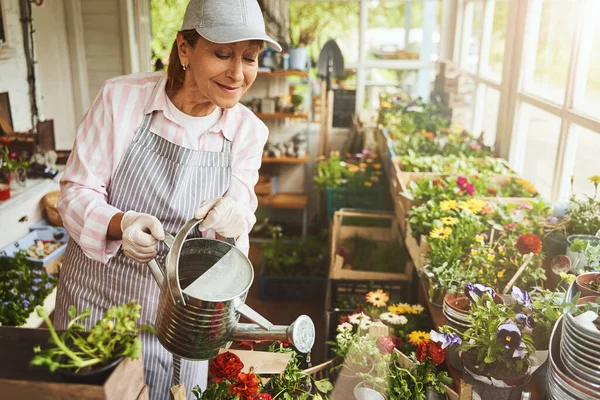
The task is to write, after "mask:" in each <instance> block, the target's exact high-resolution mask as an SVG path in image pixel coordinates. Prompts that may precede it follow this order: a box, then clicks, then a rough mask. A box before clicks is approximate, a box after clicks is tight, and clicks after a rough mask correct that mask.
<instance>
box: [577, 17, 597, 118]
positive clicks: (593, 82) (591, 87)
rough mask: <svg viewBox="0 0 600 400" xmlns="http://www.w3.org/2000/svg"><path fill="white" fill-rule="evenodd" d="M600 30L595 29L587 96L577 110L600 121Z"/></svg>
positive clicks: (586, 86)
mask: <svg viewBox="0 0 600 400" xmlns="http://www.w3.org/2000/svg"><path fill="white" fill-rule="evenodd" d="M598 46H600V28H599V27H598V26H597V25H596V26H595V27H594V35H593V38H592V47H591V49H592V51H591V52H590V66H589V72H588V76H587V81H586V85H585V96H584V100H583V102H582V103H581V105H579V104H578V105H577V108H579V109H581V110H583V111H585V112H586V113H588V114H589V115H591V116H593V117H595V118H597V119H600V52H599V51H598Z"/></svg>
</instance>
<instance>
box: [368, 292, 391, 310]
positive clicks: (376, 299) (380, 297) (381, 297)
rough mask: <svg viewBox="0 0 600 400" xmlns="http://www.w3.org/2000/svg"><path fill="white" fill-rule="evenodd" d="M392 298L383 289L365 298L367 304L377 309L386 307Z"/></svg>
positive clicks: (370, 293)
mask: <svg viewBox="0 0 600 400" xmlns="http://www.w3.org/2000/svg"><path fill="white" fill-rule="evenodd" d="M389 299H390V297H389V296H388V294H387V293H386V292H384V291H383V290H381V289H377V290H376V291H374V292H369V293H367V295H366V296H365V300H366V301H367V303H370V304H372V305H374V306H375V307H385V305H386V304H387V302H388V300H389Z"/></svg>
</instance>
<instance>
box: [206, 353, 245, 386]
mask: <svg viewBox="0 0 600 400" xmlns="http://www.w3.org/2000/svg"><path fill="white" fill-rule="evenodd" d="M243 368H244V363H243V362H242V360H240V358H239V357H238V356H236V355H235V354H233V353H230V352H225V353H221V354H219V355H218V356H216V357H215V358H214V359H213V360H212V361H211V362H210V366H209V371H210V375H211V382H213V383H221V382H223V381H228V380H232V379H235V378H237V377H238V375H239V374H240V372H242V369H243Z"/></svg>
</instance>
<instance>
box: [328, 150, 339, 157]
mask: <svg viewBox="0 0 600 400" xmlns="http://www.w3.org/2000/svg"><path fill="white" fill-rule="evenodd" d="M339 156H340V152H339V151H331V152H330V153H329V157H339Z"/></svg>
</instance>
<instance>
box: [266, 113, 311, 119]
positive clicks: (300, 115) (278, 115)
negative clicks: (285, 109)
mask: <svg viewBox="0 0 600 400" xmlns="http://www.w3.org/2000/svg"><path fill="white" fill-rule="evenodd" d="M256 116H257V117H258V118H260V119H288V118H290V119H291V118H293V119H307V118H308V113H307V112H305V113H296V114H292V113H273V114H261V113H256Z"/></svg>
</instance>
